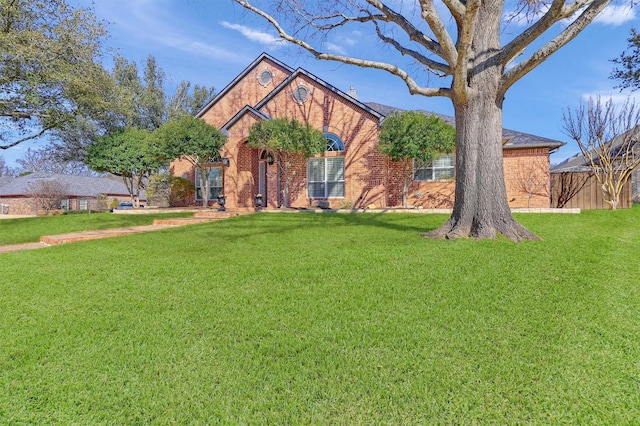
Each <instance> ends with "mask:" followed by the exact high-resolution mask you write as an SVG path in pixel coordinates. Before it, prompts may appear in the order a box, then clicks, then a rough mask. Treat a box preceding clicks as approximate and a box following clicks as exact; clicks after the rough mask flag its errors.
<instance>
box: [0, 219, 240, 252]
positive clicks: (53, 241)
mask: <svg viewBox="0 0 640 426" xmlns="http://www.w3.org/2000/svg"><path fill="white" fill-rule="evenodd" d="M247 213H250V212H218V211H207V212H199V213H196V215H195V216H194V217H186V218H175V219H156V220H154V221H153V225H142V226H130V227H127V228H113V229H101V230H95V231H80V232H71V233H68V234H60V235H46V236H43V237H40V242H37V243H24V244H11V245H5V246H0V253H9V252H13V251H21V250H33V249H37V248H43V247H48V246H55V245H59V244H67V243H75V242H78V241H88V240H98V239H102V238H111V237H119V236H122V235H131V234H140V233H143V232H152V231H158V230H160V229H167V228H173V227H176V226H185V225H192V224H196V223H203V222H211V221H214V220H221V219H226V218H228V217H232V216H238V215H240V214H247Z"/></svg>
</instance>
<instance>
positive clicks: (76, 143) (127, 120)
mask: <svg viewBox="0 0 640 426" xmlns="http://www.w3.org/2000/svg"><path fill="white" fill-rule="evenodd" d="M164 75H165V74H164V71H163V70H162V69H161V68H160V66H159V65H158V64H157V63H156V60H155V58H154V57H153V56H149V57H148V58H147V62H146V67H145V69H144V70H143V76H142V77H141V76H140V74H139V69H138V66H137V64H136V63H135V62H130V61H128V60H127V59H126V58H123V57H121V56H116V57H115V58H114V64H113V70H112V71H111V77H112V79H113V86H112V89H111V90H110V91H107V92H105V94H104V98H105V102H107V105H108V106H109V108H108V111H106V112H105V113H104V114H102V115H100V116H95V115H94V116H93V117H88V116H83V115H77V116H76V117H75V118H74V120H73V121H72V122H70V123H69V126H67V127H66V128H65V129H64V131H54V139H52V141H51V142H50V143H49V146H48V149H49V151H50V152H51V155H52V156H54V157H55V158H56V160H57V161H58V162H69V161H75V162H82V161H85V160H86V157H87V147H88V146H89V145H91V144H92V143H93V142H94V141H95V140H96V139H97V138H98V137H100V136H101V135H104V134H108V133H111V132H114V131H115V130H116V129H119V128H123V127H136V128H140V129H146V130H150V131H153V130H155V129H157V128H158V127H160V126H161V125H162V124H163V123H165V122H166V121H168V120H169V119H171V118H176V117H178V116H182V115H195V114H196V113H197V112H198V111H200V109H201V108H202V107H203V106H204V105H205V104H206V103H207V102H208V101H209V100H210V99H211V97H212V96H213V92H214V89H213V88H207V87H205V86H200V85H197V84H196V85H195V86H194V87H193V90H191V83H189V82H187V81H183V82H182V83H180V85H178V87H177V88H176V92H175V94H174V95H173V96H171V97H168V96H166V95H165V92H164V91H165V87H164Z"/></svg>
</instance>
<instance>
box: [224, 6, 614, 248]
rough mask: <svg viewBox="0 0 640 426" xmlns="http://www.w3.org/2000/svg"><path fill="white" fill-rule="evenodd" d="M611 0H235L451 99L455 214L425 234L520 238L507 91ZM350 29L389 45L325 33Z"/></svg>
mask: <svg viewBox="0 0 640 426" xmlns="http://www.w3.org/2000/svg"><path fill="white" fill-rule="evenodd" d="M610 1H611V0H578V1H573V0H553V1H551V2H547V3H544V4H543V2H539V1H530V2H526V1H523V2H517V3H515V2H505V1H504V0H483V1H480V0H469V1H464V2H461V1H458V0H443V1H442V2H435V1H433V0H414V1H402V2H399V1H390V0H389V1H385V0H336V1H331V2H327V1H305V2H300V1H298V0H277V1H270V0H235V2H236V3H237V4H239V5H240V6H242V7H244V8H245V9H247V10H250V11H252V12H253V13H256V14H258V15H260V16H262V17H263V18H264V19H265V20H266V21H267V22H268V23H269V24H270V25H271V26H272V27H273V28H274V29H275V30H276V31H277V33H278V35H279V36H280V37H281V38H282V39H283V40H285V41H288V42H290V43H292V44H293V45H295V46H298V47H300V48H302V49H304V50H306V51H308V52H310V53H311V54H312V55H313V56H314V57H315V58H317V59H323V60H332V61H338V62H342V63H346V64H350V65H356V66H360V67H366V68H374V69H378V70H382V71H385V72H387V73H389V74H391V75H393V76H395V77H397V78H399V79H401V80H402V81H403V82H404V84H405V85H406V86H407V89H408V90H409V92H410V93H412V94H416V95H423V96H442V97H446V98H448V99H450V100H451V102H452V104H453V108H454V111H455V116H456V126H455V127H456V192H455V203H454V208H453V213H452V215H451V217H450V218H449V220H448V221H447V222H446V223H445V224H444V225H443V226H442V227H440V228H439V229H437V230H434V231H433V232H430V233H429V234H427V236H429V237H434V238H461V237H463V238H464V237H475V238H495V236H496V234H498V233H500V234H503V235H505V236H506V237H508V238H510V239H513V240H515V241H519V240H521V239H535V238H537V237H536V236H535V235H534V234H533V233H531V232H530V231H528V230H527V229H525V228H524V227H523V226H521V225H520V224H519V223H517V222H516V221H515V220H514V219H513V216H512V215H511V210H510V208H509V203H508V200H507V192H506V184H505V180H504V170H503V164H502V163H503V160H502V145H503V141H502V107H503V103H504V99H505V96H506V93H507V91H508V90H509V88H511V86H513V85H514V84H515V83H516V82H517V81H518V80H520V79H521V78H522V77H523V76H525V75H527V74H528V73H529V72H531V71H532V70H533V69H535V68H536V67H537V66H538V65H540V64H541V63H542V62H544V61H545V60H546V59H547V58H548V57H549V56H550V55H552V54H554V53H555V52H557V51H558V50H559V49H561V48H562V47H563V46H565V45H566V44H567V43H569V42H570V41H571V40H572V39H574V38H575V37H576V36H577V35H578V34H579V33H580V32H581V31H582V30H583V29H584V28H585V27H586V26H587V25H588V24H590V23H591V22H592V21H593V20H594V19H595V18H596V16H597V15H598V14H599V13H600V12H601V11H602V10H603V9H604V8H605V7H606V6H607V4H609V3H610ZM518 14H519V17H522V18H524V20H525V21H526V25H525V26H523V27H521V28H520V27H517V26H515V25H514V26H513V27H511V28H510V30H511V31H505V25H506V24H508V19H509V17H511V19H514V15H518ZM567 22H569V23H568V24H567ZM349 31H358V32H360V33H364V34H368V35H370V36H371V37H373V38H376V39H377V40H378V41H379V42H380V43H381V44H382V45H383V46H385V47H386V48H387V49H386V50H382V49H379V50H378V53H373V54H371V56H370V57H366V58H363V57H360V56H358V55H355V54H354V55H349V54H347V53H335V52H332V51H331V50H330V48H331V46H334V44H333V43H327V40H328V39H329V37H330V36H334V35H335V36H343V37H344V36H345V35H347V34H348V33H349ZM360 53H361V51H360V50H358V54H360ZM405 58H410V59H411V60H412V61H413V62H412V63H411V64H407V62H406V61H405ZM433 76H436V77H442V78H443V79H444V82H445V84H442V85H440V84H433V83H434V82H438V83H439V82H440V80H439V79H434V78H433Z"/></svg>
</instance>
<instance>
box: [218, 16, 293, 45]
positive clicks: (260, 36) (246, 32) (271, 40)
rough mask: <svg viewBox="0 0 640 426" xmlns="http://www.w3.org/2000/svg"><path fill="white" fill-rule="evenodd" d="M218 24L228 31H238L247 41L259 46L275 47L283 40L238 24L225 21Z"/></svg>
mask: <svg viewBox="0 0 640 426" xmlns="http://www.w3.org/2000/svg"><path fill="white" fill-rule="evenodd" d="M220 24H221V25H222V26H223V27H225V28H228V29H230V30H234V31H238V32H239V33H240V34H242V35H243V36H245V37H246V38H247V39H249V40H251V41H255V42H258V43H260V44H264V45H267V46H276V45H280V44H282V43H283V40H282V39H281V38H280V37H277V36H274V35H271V34H269V33H265V32H264V31H259V30H256V29H253V28H250V27H247V26H244V25H240V24H232V23H230V22H227V21H222V22H221V23H220Z"/></svg>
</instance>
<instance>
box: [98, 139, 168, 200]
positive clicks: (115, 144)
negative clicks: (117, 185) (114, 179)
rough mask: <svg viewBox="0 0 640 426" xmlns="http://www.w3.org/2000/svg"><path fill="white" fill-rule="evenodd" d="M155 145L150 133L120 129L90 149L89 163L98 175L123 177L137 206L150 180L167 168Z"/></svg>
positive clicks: (99, 140)
mask: <svg viewBox="0 0 640 426" xmlns="http://www.w3.org/2000/svg"><path fill="white" fill-rule="evenodd" d="M154 142H155V141H154V139H153V138H152V137H151V133H149V132H148V131H147V130H142V129H136V128H133V127H128V128H124V129H119V130H116V131H115V132H113V133H110V134H108V135H106V136H103V137H100V138H98V140H97V141H96V142H95V143H94V144H92V145H91V146H89V149H88V158H87V160H88V161H87V162H88V164H89V166H90V167H91V168H92V169H93V170H95V171H97V172H106V173H112V174H114V175H117V176H120V177H122V180H123V182H124V184H125V185H126V186H127V190H128V191H129V194H130V195H131V200H132V201H133V203H134V205H135V206H138V203H139V199H140V192H141V191H142V190H143V189H144V188H145V185H146V182H147V180H148V178H149V176H151V174H152V173H154V172H156V171H157V170H158V169H159V168H160V167H161V166H162V165H163V164H164V162H163V161H162V160H161V159H160V155H159V151H158V149H157V146H156V145H155V144H154Z"/></svg>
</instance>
